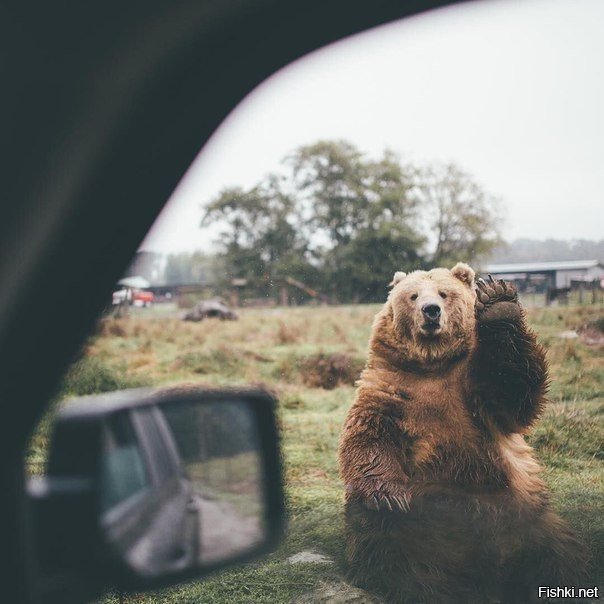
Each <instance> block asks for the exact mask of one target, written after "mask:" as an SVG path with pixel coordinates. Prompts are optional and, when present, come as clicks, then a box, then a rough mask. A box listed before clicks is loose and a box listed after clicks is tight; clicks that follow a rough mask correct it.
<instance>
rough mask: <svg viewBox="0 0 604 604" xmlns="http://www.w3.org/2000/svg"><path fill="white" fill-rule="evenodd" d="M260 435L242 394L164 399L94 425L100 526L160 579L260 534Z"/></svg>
mask: <svg viewBox="0 0 604 604" xmlns="http://www.w3.org/2000/svg"><path fill="white" fill-rule="evenodd" d="M259 441H260V439H259V434H258V429H257V426H256V423H255V418H254V415H253V413H252V410H251V409H250V407H249V406H248V405H246V404H245V403H244V402H242V401H237V400H232V401H231V400H226V401H220V402H212V401H205V402H199V403H189V404H174V403H165V404H162V405H152V406H148V407H140V408H135V409H131V410H125V411H121V412H119V413H117V414H115V415H113V416H111V417H109V418H107V420H106V421H105V422H104V425H103V448H102V454H101V480H100V491H99V496H100V507H101V526H102V528H103V531H104V532H105V535H106V538H107V541H108V542H109V544H111V545H112V546H113V547H115V548H116V549H117V551H118V554H119V555H121V556H123V557H124V559H125V560H127V562H128V564H129V565H131V566H132V568H133V569H134V570H135V571H136V572H138V573H140V574H142V575H146V576H159V575H161V574H165V573H166V572H174V571H175V570H182V569H186V568H193V567H197V566H199V565H201V566H204V565H206V566H207V565H215V564H219V563H221V562H225V561H226V560H229V559H231V558H233V557H239V556H241V555H242V554H245V553H247V552H249V551H250V550H252V549H254V548H255V547H257V546H258V545H259V544H261V543H262V542H263V541H264V540H265V538H266V537H265V532H266V529H265V526H264V500H263V488H262V487H263V482H264V478H263V475H262V464H261V452H260V445H259Z"/></svg>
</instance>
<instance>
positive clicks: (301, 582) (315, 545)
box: [28, 306, 604, 604]
mask: <svg viewBox="0 0 604 604" xmlns="http://www.w3.org/2000/svg"><path fill="white" fill-rule="evenodd" d="M377 308H378V307H376V306H342V307H316V308H310V307H305V308H293V309H270V310H269V309H264V310H262V309H258V310H252V309H250V310H247V311H246V310H244V311H242V313H241V318H240V320H239V321H237V322H220V321H217V320H207V321H205V322H202V323H197V324H193V323H184V322H181V321H179V320H178V319H177V318H174V317H170V316H169V314H168V313H161V312H153V311H150V312H143V311H141V312H140V313H137V314H136V315H133V316H131V317H128V318H124V319H119V320H116V319H111V318H108V319H103V320H102V321H101V322H100V323H99V326H98V330H97V333H96V334H95V335H93V336H92V337H91V338H90V340H89V342H88V343H87V345H86V347H85V350H84V352H83V356H82V358H81V360H80V361H78V362H77V363H76V364H75V365H74V367H73V368H72V370H71V372H70V373H69V375H68V376H67V377H66V379H65V384H64V390H63V394H62V397H68V396H73V395H78V394H86V393H92V392H99V391H108V390H114V389H118V388H124V387H128V386H137V385H164V384H171V383H178V382H183V381H186V382H200V383H203V384H211V385H234V384H244V383H245V384H249V383H262V384H265V385H267V386H269V387H270V388H271V389H273V390H274V391H275V392H276V394H277V396H278V398H279V401H280V405H279V419H280V422H281V426H282V434H283V442H282V448H283V453H284V459H285V466H286V483H287V506H288V513H289V528H288V532H287V537H286V539H285V540H284V542H283V544H282V546H281V547H280V548H279V550H278V551H276V552H275V553H274V554H272V555H271V556H269V557H267V558H266V559H264V560H262V561H260V562H257V563H255V564H253V565H248V566H244V567H242V568H239V569H235V570H231V571H228V572H224V573H221V574H218V575H215V576H213V577H210V578H209V579H207V580H206V581H204V582H203V583H192V584H188V585H183V586H179V587H177V588H172V589H169V590H166V591H163V592H160V593H156V594H145V595H133V596H129V597H127V598H120V597H118V596H117V595H113V596H112V595H109V596H107V597H106V598H104V599H103V600H102V602H103V603H104V604H108V603H109V602H111V603H114V602H115V603H117V602H128V603H130V602H141V603H145V604H148V603H151V602H168V603H176V602H178V603H179V604H181V603H187V602H211V603H225V604H226V603H228V604H236V603H244V602H245V603H248V602H253V603H267V604H268V603H271V604H274V603H280V602H289V601H291V599H292V598H294V597H295V596H296V595H298V594H302V593H305V592H308V591H310V590H312V589H313V588H315V587H317V586H318V585H319V584H321V583H322V582H329V581H332V580H335V579H337V578H338V577H340V576H341V570H342V549H343V522H342V501H343V492H342V491H343V490H342V485H341V483H340V481H339V478H338V470H337V443H338V435H339V431H340V427H341V425H342V422H343V420H344V417H345V415H346V412H347V409H348V407H349V405H350V404H351V402H352V400H353V398H354V386H353V383H354V380H355V379H356V377H357V376H358V372H359V370H360V368H361V367H362V365H363V362H364V358H365V354H366V347H367V339H368V335H369V330H370V326H371V322H372V317H373V315H374V314H375V312H376V310H377ZM603 315H604V312H603V310H602V307H601V306H600V307H599V308H598V307H589V306H581V307H566V308H556V309H539V308H531V309H530V310H529V318H530V322H531V324H532V325H533V326H534V328H535V329H536V330H537V332H538V333H539V337H540V340H541V341H542V342H543V343H544V344H545V346H546V347H547V349H548V356H549V360H550V365H551V373H552V378H553V383H552V388H551V401H552V402H551V405H550V406H549V409H548V410H547V413H546V414H545V417H544V418H543V420H542V421H541V422H540V424H539V425H538V427H537V428H536V430H535V432H534V434H532V435H531V437H530V440H531V442H532V443H533V444H534V445H535V447H536V449H537V451H538V454H539V457H540V458H541V460H542V461H543V463H544V464H545V467H546V470H545V478H546V480H547V482H548V483H549V485H550V487H551V489H552V492H553V500H554V505H555V507H556V508H557V509H558V510H559V511H560V512H561V513H562V514H563V515H564V516H565V517H567V518H568V519H569V520H570V522H571V523H572V524H573V525H574V526H575V527H576V528H577V530H578V531H579V532H580V533H581V534H582V535H583V536H584V537H585V539H586V540H587V541H588V542H589V543H590V545H591V548H592V551H593V555H594V564H593V566H594V570H593V571H592V573H591V576H592V582H593V583H594V584H596V583H599V584H600V585H602V583H604V576H603V569H604V453H603V450H602V443H603V442H604V393H603V392H602V390H603V389H602V385H603V384H604V362H603V360H602V351H603V349H602V346H601V345H600V346H597V345H591V346H588V345H587V344H585V343H584V342H583V341H582V340H581V339H580V338H577V339H563V338H560V337H559V334H560V333H561V332H564V331H567V330H579V329H581V328H582V327H583V326H584V325H585V324H586V323H588V322H589V321H594V320H595V319H597V318H600V323H601V317H602V316H603ZM47 422H48V420H47ZM43 427H44V426H43ZM46 434H47V431H46V430H44V429H42V430H40V431H39V432H38V434H37V435H36V437H35V438H34V439H33V441H32V446H31V450H30V454H29V457H28V467H29V470H30V472H32V473H37V472H41V471H43V463H44V455H45V449H46V446H47V442H46V440H47V437H46ZM301 550H315V551H320V552H322V553H324V554H327V555H329V556H331V557H332V558H333V559H334V560H335V564H331V565H330V564H297V565H292V564H289V563H288V562H287V561H286V559H287V557H288V556H290V555H292V554H294V553H297V552H299V551H301ZM595 569H599V570H595Z"/></svg>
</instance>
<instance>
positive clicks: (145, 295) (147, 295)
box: [132, 289, 155, 306]
mask: <svg viewBox="0 0 604 604" xmlns="http://www.w3.org/2000/svg"><path fill="white" fill-rule="evenodd" d="M153 302H155V296H154V295H153V292H148V291H145V290H142V289H135V290H134V291H133V292H132V304H134V305H135V306H151V305H152V304H153Z"/></svg>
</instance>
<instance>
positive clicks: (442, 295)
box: [438, 292, 447, 300]
mask: <svg viewBox="0 0 604 604" xmlns="http://www.w3.org/2000/svg"><path fill="white" fill-rule="evenodd" d="M438 295H439V296H440V297H441V298H442V299H443V300H444V299H445V298H446V297H447V294H445V292H438Z"/></svg>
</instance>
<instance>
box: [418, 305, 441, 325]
mask: <svg viewBox="0 0 604 604" xmlns="http://www.w3.org/2000/svg"><path fill="white" fill-rule="evenodd" d="M440 313H441V308H440V305H438V304H434V303H433V302H428V303H427V304H424V305H423V306H422V314H423V315H424V317H425V318H426V319H427V320H428V321H430V323H437V322H438V320H439V319H440Z"/></svg>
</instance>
